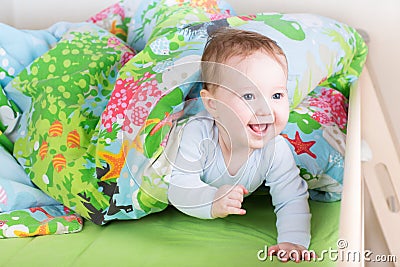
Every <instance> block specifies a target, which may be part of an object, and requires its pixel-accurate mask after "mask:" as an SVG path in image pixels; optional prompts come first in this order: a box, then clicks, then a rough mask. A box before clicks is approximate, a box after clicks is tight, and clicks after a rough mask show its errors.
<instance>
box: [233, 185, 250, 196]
mask: <svg viewBox="0 0 400 267" xmlns="http://www.w3.org/2000/svg"><path fill="white" fill-rule="evenodd" d="M235 189H237V190H239V192H241V193H242V194H244V195H246V194H248V193H249V190H247V189H246V187H244V186H243V185H241V184H239V185H237V186H236V187H235Z"/></svg>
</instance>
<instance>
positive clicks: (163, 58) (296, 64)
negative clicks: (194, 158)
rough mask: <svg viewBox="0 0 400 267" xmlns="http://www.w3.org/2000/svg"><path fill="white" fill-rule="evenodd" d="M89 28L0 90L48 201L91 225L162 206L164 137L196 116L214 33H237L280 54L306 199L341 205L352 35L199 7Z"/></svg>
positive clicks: (289, 18) (119, 10)
mask: <svg viewBox="0 0 400 267" xmlns="http://www.w3.org/2000/svg"><path fill="white" fill-rule="evenodd" d="M89 21H90V22H91V23H89V24H80V25H76V27H70V28H69V30H68V31H66V32H65V34H63V35H62V38H61V39H60V41H59V42H58V43H57V45H56V46H54V47H53V48H51V49H50V50H49V51H48V52H46V53H44V54H43V55H41V56H40V57H38V58H37V59H35V60H34V61H33V62H32V64H30V65H29V66H28V67H27V68H25V69H24V70H22V71H21V72H20V73H18V75H16V77H15V78H14V79H13V80H11V81H10V82H9V83H8V84H7V86H5V87H4V92H5V94H6V96H7V98H8V99H9V100H10V101H13V102H14V103H16V105H17V106H18V108H19V109H20V112H21V114H22V115H21V117H20V120H19V124H18V127H17V135H16V142H15V143H14V148H13V153H14V156H15V158H16V159H17V160H18V163H19V164H20V166H22V167H23V168H24V170H25V172H26V173H27V175H28V176H29V178H30V179H31V180H32V182H33V183H34V184H35V185H36V186H37V187H38V188H40V189H41V190H42V191H43V192H45V193H46V194H48V195H49V196H51V197H52V198H54V199H55V200H56V201H58V202H60V203H61V204H63V205H65V206H67V207H68V208H69V209H71V210H73V211H75V212H76V213H77V214H79V215H81V216H82V217H84V218H86V219H89V220H91V221H93V222H95V223H96V224H105V223H107V222H108V221H111V220H126V219H139V218H141V217H143V216H146V215H148V214H151V213H154V212H159V211H162V210H163V209H165V207H166V206H167V205H168V202H167V188H168V178H169V177H168V176H169V173H170V169H171V164H170V162H169V161H168V160H171V158H169V157H170V156H171V155H172V157H173V154H174V147H176V146H173V145H169V144H173V143H174V139H173V138H175V137H176V135H173V134H170V131H171V130H172V131H173V130H174V129H175V127H174V125H175V126H176V124H177V121H178V119H179V118H185V117H187V116H190V115H191V114H194V113H197V112H198V111H200V110H202V109H203V106H202V104H201V101H198V99H197V97H198V96H199V90H200V88H201V82H200V69H199V64H198V63H196V62H198V61H199V60H200V57H201V54H202V52H203V49H204V45H205V43H206V41H207V38H208V36H209V33H210V32H212V31H213V30H214V29H216V28H218V27H236V28H240V29H245V30H253V31H257V32H259V33H262V34H265V35H268V36H269V37H271V38H272V39H274V40H276V41H277V43H278V44H279V45H280V46H281V47H282V49H283V50H284V52H285V53H286V55H287V58H288V64H289V81H288V91H289V95H290V99H291V108H292V111H291V114H290V120H289V124H288V127H287V128H286V129H285V132H283V135H284V136H285V137H286V140H287V141H288V143H289V144H290V145H291V146H292V148H293V154H294V155H295V159H296V162H297V164H298V165H299V167H300V170H301V175H302V177H303V178H304V179H306V180H307V182H308V184H309V187H310V189H311V190H313V191H310V192H311V193H312V194H310V195H311V196H312V197H313V198H314V199H318V200H322V201H335V200H338V199H340V193H341V184H342V172H343V153H342V152H343V151H342V149H343V144H344V135H345V133H346V123H347V118H346V109H347V107H346V105H347V104H346V103H347V102H346V101H347V97H348V93H349V90H350V89H351V87H352V85H353V84H354V81H356V80H357V78H358V76H359V75H360V73H361V70H362V67H363V64H364V62H365V59H366V54H367V48H366V46H365V43H364V42H363V41H362V39H361V37H360V36H359V35H358V33H357V32H356V31H355V30H354V29H352V28H351V27H349V26H347V25H345V24H342V23H339V22H337V21H334V20H331V19H329V18H324V17H320V16H315V15H305V14H276V13H274V14H268V13H265V14H256V15H244V16H234V13H233V11H232V10H231V8H230V7H229V5H227V4H226V3H225V2H223V1H194V0H192V1H182V0H142V1H134V0H125V1H121V2H119V3H117V4H115V5H113V6H111V7H110V8H108V9H106V10H104V11H103V12H101V13H99V14H97V15H95V16H94V17H92V18H91V19H90V20H89ZM99 26H100V27H99ZM118 37H120V38H118ZM125 41H126V43H125ZM316 44H318V45H316ZM133 49H134V50H135V51H137V54H136V53H135V52H134V51H133ZM42 70H45V71H42ZM178 126H179V125H178ZM314 193H315V194H314ZM3 214H4V216H6V215H5V214H6V213H2V214H0V221H1V220H2V216H3ZM7 221H9V220H8V219H7ZM6 224H7V226H10V223H9V222H8V223H6ZM52 229H54V228H52ZM69 229H73V228H69ZM32 231H36V230H30V232H32ZM54 231H55V232H58V231H57V230H54Z"/></svg>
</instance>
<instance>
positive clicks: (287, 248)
mask: <svg viewBox="0 0 400 267" xmlns="http://www.w3.org/2000/svg"><path fill="white" fill-rule="evenodd" d="M272 255H276V256H277V257H278V259H279V260H280V261H283V262H286V261H288V260H293V261H295V262H300V261H301V260H304V261H310V260H311V259H313V258H316V256H317V255H315V253H314V252H310V251H308V250H307V249H306V248H305V247H303V246H301V245H296V244H293V243H289V242H282V243H279V244H277V245H274V246H272V247H269V248H268V256H272Z"/></svg>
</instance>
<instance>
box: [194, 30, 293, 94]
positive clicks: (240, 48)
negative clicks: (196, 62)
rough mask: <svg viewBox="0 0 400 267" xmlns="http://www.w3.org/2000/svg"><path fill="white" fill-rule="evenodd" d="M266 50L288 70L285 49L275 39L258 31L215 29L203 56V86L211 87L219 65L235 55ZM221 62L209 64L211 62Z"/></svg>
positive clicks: (245, 55)
mask: <svg viewBox="0 0 400 267" xmlns="http://www.w3.org/2000/svg"><path fill="white" fill-rule="evenodd" d="M258 51H261V52H265V53H266V54H267V55H269V56H271V57H272V58H273V59H274V60H275V61H276V62H278V63H279V64H280V65H281V66H282V68H283V69H284V70H285V72H287V60H286V56H285V53H284V52H283V50H282V49H281V48H280V47H279V46H278V45H277V43H276V42H275V41H273V40H272V39H270V38H268V37H267V36H264V35H262V34H260V33H257V32H252V31H245V30H239V29H233V28H228V27H222V28H219V29H217V30H215V31H214V32H213V33H212V34H211V35H210V37H209V39H208V40H207V43H206V46H205V49H204V52H203V56H202V58H201V75H202V80H203V88H204V89H211V88H212V87H213V86H216V84H213V83H210V81H214V80H215V76H216V75H219V72H218V68H217V67H216V66H217V65H220V64H223V63H225V62H226V61H227V60H228V59H230V58H232V57H234V56H240V57H243V58H246V57H248V56H250V55H252V54H253V53H255V52H258ZM210 62H211V63H220V64H209V63H210Z"/></svg>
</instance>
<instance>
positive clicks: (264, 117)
mask: <svg viewBox="0 0 400 267" xmlns="http://www.w3.org/2000/svg"><path fill="white" fill-rule="evenodd" d="M255 115H256V117H257V120H259V121H260V122H261V123H274V122H275V116H274V112H273V111H272V109H271V108H270V107H269V105H268V104H267V103H264V105H260V106H259V107H258V108H257V109H256V111H255Z"/></svg>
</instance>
